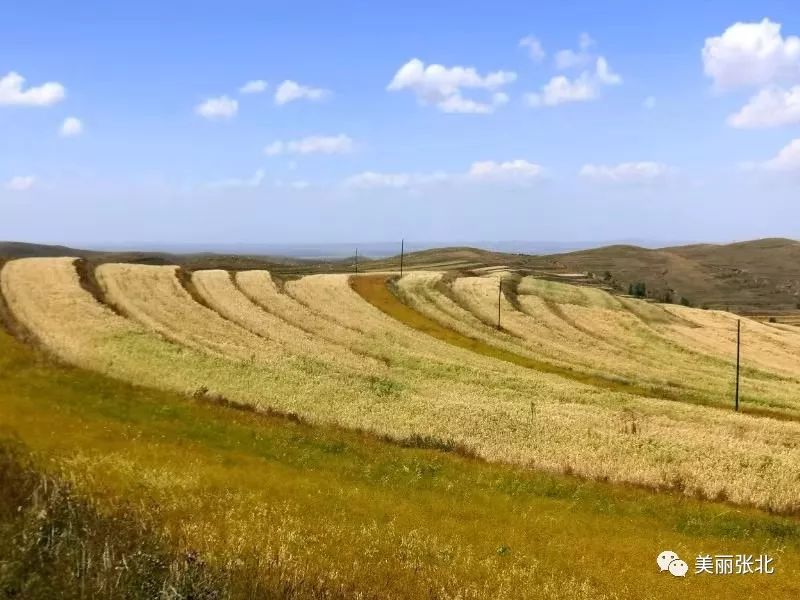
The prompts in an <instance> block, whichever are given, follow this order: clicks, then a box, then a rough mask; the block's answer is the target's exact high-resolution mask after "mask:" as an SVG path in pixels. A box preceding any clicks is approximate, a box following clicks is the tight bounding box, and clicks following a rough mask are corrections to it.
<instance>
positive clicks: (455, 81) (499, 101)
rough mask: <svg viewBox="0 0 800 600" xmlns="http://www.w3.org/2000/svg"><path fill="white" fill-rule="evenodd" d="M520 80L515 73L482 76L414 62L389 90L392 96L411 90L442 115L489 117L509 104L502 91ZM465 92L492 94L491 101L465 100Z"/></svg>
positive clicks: (397, 75)
mask: <svg viewBox="0 0 800 600" xmlns="http://www.w3.org/2000/svg"><path fill="white" fill-rule="evenodd" d="M516 78H517V74H516V73H514V72H511V71H494V72H492V73H487V74H486V75H481V74H479V73H478V72H477V71H476V70H475V69H474V68H473V67H461V66H455V67H445V66H443V65H438V64H431V65H427V66H426V65H425V63H423V62H422V61H421V60H419V59H417V58H413V59H411V60H410V61H408V62H407V63H406V64H404V65H403V66H402V67H400V68H399V69H398V70H397V72H396V73H395V75H394V77H393V78H392V81H390V82H389V85H388V86H387V87H386V89H387V90H388V91H390V92H397V91H402V90H410V91H412V92H414V94H415V95H416V96H417V100H418V101H419V102H420V103H421V104H425V105H434V106H436V107H437V108H439V110H441V111H442V112H448V113H474V114H487V113H491V112H494V110H495V109H496V108H497V107H498V106H501V105H503V104H505V103H506V102H508V96H507V95H506V94H505V93H503V92H501V91H500V88H502V87H503V86H506V85H508V84H510V83H512V82H513V81H515V80H516ZM465 89H480V90H485V91H488V92H491V94H490V96H489V98H488V100H485V101H478V100H474V99H470V98H467V97H465V96H464V94H463V90H465Z"/></svg>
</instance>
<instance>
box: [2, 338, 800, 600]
mask: <svg viewBox="0 0 800 600" xmlns="http://www.w3.org/2000/svg"><path fill="white" fill-rule="evenodd" d="M0 375H2V376H0V422H1V423H2V424H3V432H5V431H9V430H10V431H12V432H14V434H15V435H17V436H19V438H21V439H22V440H24V441H25V443H26V444H27V445H28V447H29V448H30V449H31V450H32V451H33V452H34V453H35V457H36V459H37V466H38V467H39V468H40V469H45V470H47V471H49V473H50V474H48V475H46V476H47V478H48V480H49V481H51V482H52V481H59V482H68V484H69V488H70V489H71V490H73V492H74V494H75V495H74V496H72V499H68V504H69V506H68V507H67V509H68V511H67V512H68V514H67V515H64V511H62V512H59V507H60V506H62V505H63V503H62V502H56V503H44V504H43V503H37V502H35V501H34V502H32V503H30V504H31V507H30V510H29V506H28V504H29V500H28V499H27V498H26V496H27V495H26V494H25V493H24V490H23V489H21V487H22V486H18V485H13V486H12V485H6V482H8V481H9V479H8V478H7V475H8V473H9V471H8V470H4V469H3V466H4V463H2V462H0V482H2V484H1V485H0V529H2V532H0V533H4V532H6V531H8V530H7V529H4V525H5V523H6V517H8V518H9V519H11V520H12V521H14V523H16V522H18V521H19V517H18V516H17V515H20V512H18V511H19V509H18V507H19V506H21V505H24V508H25V511H24V515H25V516H24V517H23V523H22V525H23V528H22V529H21V531H22V532H23V533H28V534H30V536H29V538H28V545H27V546H28V547H30V546H32V545H36V544H37V542H38V541H39V540H44V541H45V543H49V540H57V541H58V542H59V544H58V546H55V547H52V546H49V547H47V548H41V547H37V548H34V551H39V552H38V556H37V558H38V557H39V556H40V557H42V558H44V559H49V558H50V557H52V556H53V555H55V558H56V559H59V558H60V559H61V560H60V562H59V561H58V560H57V561H56V562H55V563H50V564H52V565H53V566H55V567H56V569H54V570H52V571H43V570H42V569H40V568H38V567H37V566H36V565H32V567H33V569H34V570H33V572H32V574H33V575H34V578H37V576H38V582H39V583H40V584H41V583H44V584H48V583H49V584H55V585H54V587H53V588H52V593H50V594H47V593H44V594H41V595H39V594H36V595H34V594H30V593H29V594H28V595H23V596H22V597H25V598H31V599H32V600H33V599H35V600H39V599H40V598H41V600H49V599H50V598H53V597H63V598H73V597H74V598H76V599H77V598H80V597H87V596H88V597H104V596H102V595H101V594H100V593H99V591H100V590H102V589H103V587H102V586H103V585H109V584H110V585H116V584H118V583H120V581H119V580H118V579H116V576H118V575H119V574H118V573H117V572H115V571H114V569H113V567H114V566H115V565H116V564H117V563H116V561H117V560H118V559H119V557H120V554H119V553H120V552H122V553H124V554H125V555H127V559H126V560H127V565H128V568H127V570H126V571H125V572H124V573H122V575H123V577H122V583H123V584H127V583H133V586H132V587H130V586H127V585H123V586H118V587H116V588H111V589H114V590H116V591H117V592H118V593H117V594H113V593H112V594H111V596H110V597H115V598H116V597H126V598H137V597H143V598H145V597H146V598H152V597H153V594H149V595H148V594H147V593H146V592H147V590H148V589H152V588H151V587H145V588H144V589H143V591H144V592H145V593H143V594H136V593H135V592H136V590H137V588H138V585H139V583H144V584H150V585H152V582H153V580H158V581H163V582H166V583H168V584H169V585H170V586H172V585H175V589H171V588H170V589H171V591H170V589H168V590H167V595H166V596H158V597H192V598H204V599H206V598H207V599H208V600H210V599H212V598H231V599H238V598H265V597H268V598H317V599H319V598H331V599H332V598H364V599H371V598H386V597H391V598H398V599H409V600H415V599H419V600H423V599H427V600H438V599H441V600H447V599H453V600H455V599H460V600H472V599H483V598H487V599H488V598H492V599H501V600H502V599H511V598H514V599H521V600H525V599H527V598H537V599H546V600H547V599H565V600H566V599H570V600H572V599H578V600H581V599H586V600H589V599H603V598H625V599H628V598H631V599H633V598H636V599H641V598H664V597H670V596H672V595H679V596H680V597H681V598H697V599H701V598H702V599H703V600H711V599H722V598H730V597H755V596H756V595H761V596H765V597H769V598H776V599H782V598H796V597H797V593H798V589H800V579H798V573H800V570H799V569H798V566H800V546H799V545H798V539H799V538H798V523H797V521H796V519H789V518H780V517H775V516H770V515H765V514H763V513H760V512H758V511H755V510H749V509H741V508H732V507H731V506H728V505H718V504H713V503H705V502H698V501H692V500H689V499H686V498H681V497H679V496H675V495H669V494H654V493H651V492H647V491H644V490H637V489H629V488H625V487H616V486H610V485H605V484H598V483H587V482H584V481H580V480H577V479H575V478H571V477H563V476H550V475H545V474H540V473H536V472H532V471H530V470H520V469H513V468H510V467H506V466H502V465H493V464H486V463H481V462H477V461H474V460H467V459H463V458H460V457H458V456H453V455H452V454H449V455H448V454H443V453H439V452H434V451H430V450H418V449H405V448H398V447H396V446H392V445H387V444H385V443H380V442H378V441H377V440H375V439H374V438H372V437H370V436H366V435H361V434H358V433H352V432H347V431H343V430H337V429H331V428H326V427H309V426H307V425H304V424H298V423H295V422H291V421H285V420H280V419H275V418H272V417H264V416H261V415H258V414H255V413H246V412H241V411H231V410H229V409H225V408H222V407H217V406H210V405H206V404H201V403H196V402H192V401H189V400H187V399H185V398H181V397H179V396H176V395H174V394H170V393H166V392H159V391H157V390H153V389H147V388H141V387H133V386H129V385H126V384H123V383H121V382H118V381H114V380H111V379H108V378H106V377H103V376H101V375H98V374H96V373H93V372H87V371H82V370H80V369H74V368H65V367H56V366H53V365H52V364H50V363H48V361H46V360H42V359H41V357H37V356H35V355H34V354H33V353H32V352H31V350H30V349H29V348H25V347H23V346H21V345H20V344H18V343H16V342H15V341H14V340H11V339H10V338H8V336H6V335H5V334H4V333H2V332H0ZM54 475H55V476H57V477H53V476H54ZM48 485H49V484H48ZM17 491H20V492H22V494H21V495H17V497H14V493H15V492H17ZM9 493H10V494H11V496H9ZM6 499H9V502H8V503H7V504H8V506H9V507H11V509H10V510H9V511H5V510H3V507H5V506H6V503H4V501H5V500H6ZM83 499H89V500H90V501H91V502H90V505H91V506H92V507H96V508H97V512H98V513H99V514H100V515H101V516H100V519H99V521H98V519H97V518H96V517H95V516H93V515H92V514H88V515H87V514H85V511H82V510H81V505H82V504H87V503H86V502H85V501H84V500H83ZM51 507H52V508H55V510H51ZM119 508H125V509H126V511H131V512H130V513H128V514H129V515H130V517H125V516H124V514H123V515H122V517H123V518H119V517H118V515H120V511H119V510H118V509H119ZM42 509H45V510H46V511H47V514H45V515H41V514H40V513H41V510H42ZM61 515H63V516H65V517H66V518H65V519H63V520H61ZM25 523H30V526H29V527H24V525H25ZM128 523H133V525H134V527H133V528H132V529H131V528H130V527H127V524H128ZM139 523H141V524H144V525H146V527H141V526H140V525H138V524H139ZM52 525H54V526H55V527H53V528H52V529H51V526H52ZM64 526H66V528H71V530H70V529H68V530H66V531H65V529H64V528H63V527H64ZM13 527H15V528H16V524H13ZM16 530H19V529H18V528H17V529H15V531H16ZM110 531H113V532H114V538H113V542H114V543H113V544H112V545H111V546H110V547H109V548H107V550H105V551H104V549H103V536H104V534H105V533H107V532H110ZM62 532H65V533H67V535H61V533H62ZM95 532H96V533H97V534H99V535H96V533H95ZM142 533H145V534H148V537H149V535H150V534H152V536H153V537H154V538H155V539H163V540H165V541H166V542H168V543H169V546H168V547H164V548H156V550H157V551H158V552H157V553H153V552H150V548H151V547H152V546H148V545H147V544H148V541H147V539H142V537H141V534H142ZM3 539H7V538H3ZM14 539H15V540H16V539H17V537H16V536H15V538H14ZM73 539H74V541H75V542H77V543H72V541H71V540H73ZM95 542H99V543H95ZM665 547H669V548H672V549H673V550H675V551H677V552H679V553H680V555H681V556H686V557H694V556H696V555H698V554H700V553H706V552H712V553H722V552H734V553H750V554H758V553H762V552H766V553H769V554H771V555H773V556H775V557H776V565H775V566H776V574H775V575H772V576H768V577H757V576H753V577H735V578H725V577H691V576H690V577H688V578H687V579H686V580H685V581H684V580H676V579H674V578H671V577H668V576H667V577H665V576H664V574H659V573H658V572H657V570H656V569H655V564H654V556H655V555H656V554H657V553H658V552H659V551H660V550H661V549H663V548H665ZM20 549H21V550H24V549H25V546H24V545H22V544H21V545H20ZM3 550H9V548H7V547H6V546H3V547H2V548H0V579H2V577H3V575H9V574H10V575H12V576H13V575H16V574H24V573H25V570H24V567H25V565H20V564H14V565H13V569H8V568H7V567H8V563H6V562H5V561H4V556H5V555H4V554H3ZM41 550H43V551H41ZM51 550H52V552H51ZM136 550H141V551H142V554H141V555H140V556H139V559H140V560H138V561H137V560H132V558H131V556H130V555H129V554H128V553H129V552H130V551H134V552H135V551H136ZM151 556H153V557H154V558H155V559H157V560H158V561H164V562H157V563H155V564H149V563H148V562H147V559H148V558H149V557H151ZM73 557H74V559H75V562H74V563H73V562H71V561H72V559H73ZM172 557H186V558H185V560H183V561H180V560H179V561H178V564H174V563H173V562H172ZM87 558H88V559H90V560H91V561H96V562H94V563H93V565H92V568H93V569H94V572H93V571H92V569H86V571H85V572H86V573H87V574H88V575H89V576H90V577H92V580H91V581H92V583H93V584H96V585H97V586H98V587H97V588H93V589H92V590H89V589H86V590H85V591H84V593H83V596H81V595H80V582H79V581H76V580H74V579H73V577H74V573H75V570H74V567H75V566H77V565H85V564H87V561H86V560H85V559H87ZM133 558H136V557H133ZM64 559H66V560H64ZM65 563H66V564H65ZM187 563H188V564H187ZM187 566H188V567H189V569H194V570H195V571H199V573H197V574H199V575H200V576H201V577H200V578H199V581H198V578H195V577H192V578H189V579H188V581H186V580H185V579H184V580H183V582H186V583H191V582H192V581H194V582H197V583H202V584H210V585H208V586H204V587H200V586H191V587H185V586H181V587H179V586H178V585H176V584H180V583H182V580H181V578H180V577H178V578H176V577H174V576H175V575H178V576H181V575H182V573H183V572H184V571H185V570H186V569H187ZM19 567H23V568H19ZM173 569H174V571H173ZM94 573H97V574H99V577H95V576H94ZM50 574H55V577H54V578H53V577H51V578H50V579H48V575H50ZM189 574H190V575H192V573H189ZM204 574H205V576H204ZM59 575H63V577H61V578H60V579H59ZM209 575H215V576H213V577H209ZM19 581H21V579H19V578H18V577H15V582H17V583H18V582H19ZM5 582H6V581H5V580H4V583H5ZM73 583H76V584H78V585H77V588H78V589H77V590H75V588H74V587H73V586H72V584H73ZM59 584H60V587H59ZM3 589H4V590H7V589H8V587H4V588H3ZM28 589H29V590H30V589H32V588H28ZM39 589H42V588H39ZM44 589H45V590H46V589H47V588H44ZM121 590H124V593H123V592H122V591H121ZM72 591H76V592H77V593H75V594H72V593H71V592H72ZM170 593H171V594H172V595H169V594H170ZM89 594H91V595H89Z"/></svg>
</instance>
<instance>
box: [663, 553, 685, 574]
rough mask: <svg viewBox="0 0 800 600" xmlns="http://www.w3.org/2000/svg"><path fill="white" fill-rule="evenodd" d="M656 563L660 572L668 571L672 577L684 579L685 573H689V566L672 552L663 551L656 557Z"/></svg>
mask: <svg viewBox="0 0 800 600" xmlns="http://www.w3.org/2000/svg"><path fill="white" fill-rule="evenodd" d="M656 562H657V563H658V568H659V569H660V570H661V571H662V572H663V571H669V572H670V573H671V574H672V575H673V576H674V577H686V573H687V572H688V571H689V565H687V564H686V562H685V561H682V560H681V559H680V557H679V556H678V555H677V554H675V553H674V552H673V551H672V550H664V551H663V552H662V553H661V554H659V555H658V558H656Z"/></svg>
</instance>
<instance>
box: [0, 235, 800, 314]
mask: <svg viewBox="0 0 800 600" xmlns="http://www.w3.org/2000/svg"><path fill="white" fill-rule="evenodd" d="M66 255H69V256H79V257H82V258H86V259H87V260H89V261H90V262H95V263H100V262H139V263H148V264H178V265H181V266H183V267H185V268H188V269H201V268H202V269H207V268H219V269H230V270H237V269H270V270H272V271H274V272H276V273H279V274H293V273H296V274H303V273H316V272H326V271H332V272H342V271H353V270H354V269H355V260H354V258H353V257H349V258H343V259H336V260H322V259H319V260H301V259H296V258H286V257H280V256H242V255H235V254H213V253H201V254H171V253H160V252H99V251H91V250H80V249H75V248H68V247H65V246H47V245H40V244H26V243H21V242H0V260H2V259H12V258H19V257H24V256H66ZM399 264H400V257H399V256H393V257H390V258H382V259H377V260H369V259H364V258H361V259H360V261H359V269H360V270H396V269H398V268H399ZM498 266H504V267H507V268H510V269H515V270H519V271H521V272H524V273H534V274H540V275H547V274H551V275H555V274H559V273H562V274H563V273H591V274H592V275H591V279H592V280H593V281H595V282H597V284H601V285H605V286H608V287H611V288H614V289H616V290H618V291H621V292H625V291H627V290H628V287H629V286H630V285H631V284H635V283H639V282H643V283H644V284H645V286H646V289H647V295H648V297H651V298H655V299H658V300H665V299H669V300H670V301H672V302H680V301H681V300H682V299H683V301H684V302H688V303H690V304H691V305H693V306H703V307H709V308H722V309H729V310H733V311H737V312H751V313H759V312H789V311H797V310H798V308H800V242H798V241H796V240H791V239H784V238H768V239H761V240H753V241H749V242H738V243H734V244H692V245H688V246H674V247H668V248H658V249H649V248H642V247H639V246H633V245H612V246H605V247H602V248H595V249H592V250H581V251H577V252H567V253H561V254H548V255H539V256H536V255H530V254H520V253H507V252H493V251H489V250H482V249H480V248H470V247H450V248H437V249H432V250H423V251H420V252H411V253H408V254H406V255H405V256H404V267H405V268H406V269H438V270H459V271H470V270H476V269H482V268H489V267H498Z"/></svg>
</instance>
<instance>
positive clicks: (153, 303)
mask: <svg viewBox="0 0 800 600" xmlns="http://www.w3.org/2000/svg"><path fill="white" fill-rule="evenodd" d="M73 262H74V260H73V259H69V258H36V259H20V260H15V261H11V262H9V263H7V264H6V265H5V266H4V268H3V270H2V273H0V289H1V290H2V294H3V296H4V298H5V300H6V303H7V304H8V306H9V308H10V310H11V312H12V313H13V315H14V317H15V318H16V319H17V320H18V321H19V322H20V323H21V324H23V325H24V326H25V327H26V328H27V329H28V330H29V331H30V332H32V333H33V334H34V336H35V338H36V339H37V340H38V341H39V343H40V344H42V345H43V346H44V347H45V348H47V349H48V350H49V351H50V352H51V353H53V354H54V355H56V356H57V357H59V358H60V359H61V360H63V361H66V362H69V363H72V364H76V365H79V366H81V367H84V368H88V369H92V370H96V371H99V372H101V373H104V374H107V375H110V376H112V377H115V378H119V379H122V380H125V381H129V382H132V383H136V384H141V383H146V384H147V385H149V386H155V387H160V388H163V389H167V390H175V391H180V392H182V393H186V394H190V395H195V396H203V397H205V396H209V397H222V398H224V399H226V400H230V401H234V402H237V403H243V404H250V405H253V406H255V407H256V408H258V409H261V410H273V411H278V412H291V413H295V414H297V415H300V416H301V417H303V418H305V419H307V420H308V421H310V422H312V423H326V424H334V425H338V426H342V427H345V428H348V429H360V430H366V431H370V432H374V433H376V434H379V435H381V436H387V437H389V438H391V439H395V440H403V439H409V438H412V437H415V436H416V437H422V438H425V439H431V440H439V441H440V442H441V443H442V444H450V443H452V444H457V445H459V446H460V447H464V448H468V449H469V450H470V451H471V452H473V453H475V454H476V455H478V456H480V457H482V458H484V459H486V460H489V461H494V462H503V463H511V464H516V465H522V466H524V467H526V468H531V469H536V470H543V471H549V472H557V473H569V474H575V475H578V476H581V477H584V478H589V479H596V480H600V481H608V482H612V483H619V484H633V485H637V486H644V487H648V488H653V489H658V490H673V491H678V492H681V493H684V494H686V495H690V496H698V497H702V498H709V499H724V500H728V501H730V502H733V503H737V504H743V505H752V506H756V507H760V508H764V509H769V510H772V511H779V512H786V513H794V512H797V511H798V510H800V422H798V421H797V420H795V419H794V417H795V416H796V415H797V411H798V403H797V400H795V394H794V391H795V390H797V389H798V387H797V386H798V382H797V380H796V379H794V378H793V377H792V372H793V371H792V368H793V367H792V365H791V364H790V363H789V361H788V356H789V355H790V351H791V348H793V347H794V345H795V344H797V340H798V337H797V336H796V335H795V334H794V333H793V332H785V331H783V330H781V329H779V328H771V327H769V326H768V325H764V324H758V327H756V326H752V327H753V331H754V339H755V340H757V342H754V345H752V346H750V347H749V348H748V349H747V351H746V352H747V353H760V355H761V362H757V361H753V363H752V364H757V365H758V367H755V366H754V367H751V368H750V370H748V371H746V372H745V379H744V387H745V389H746V390H748V391H747V394H749V396H745V398H752V402H754V403H759V405H761V406H764V407H769V408H770V409H771V410H774V411H776V415H777V414H778V413H780V414H782V415H783V416H784V418H783V419H779V418H771V417H769V416H763V415H748V414H734V413H732V411H730V410H722V409H721V408H719V407H717V406H715V404H716V403H719V404H722V403H723V398H724V396H725V394H727V388H726V374H725V369H727V367H728V366H729V361H726V359H725V357H724V352H722V348H723V345H724V341H725V340H726V339H727V338H726V336H727V333H725V332H724V323H729V322H730V318H729V317H727V316H726V317H725V318H724V319H723V318H722V317H720V316H719V315H717V314H710V313H707V311H700V310H693V309H686V308H680V309H676V308H675V307H666V308H664V307H660V306H654V305H648V304H644V303H642V304H641V305H640V304H638V303H636V302H635V301H633V300H627V299H617V298H614V297H611V296H609V295H607V294H605V295H604V292H601V291H599V290H583V289H578V290H575V289H568V288H570V287H571V286H566V287H564V288H561V287H558V286H554V285H550V284H549V283H548V284H547V285H541V284H540V283H538V282H537V281H536V280H527V279H526V280H523V281H522V282H521V284H520V285H519V288H518V290H517V295H516V299H515V300H514V303H512V302H511V301H510V300H509V299H508V298H505V299H504V298H501V302H502V304H501V311H502V312H503V318H504V319H505V320H504V327H505V329H504V330H503V331H497V330H495V329H493V328H492V326H491V325H490V324H489V323H490V322H491V320H490V315H491V305H492V302H496V301H497V281H498V280H497V277H499V276H500V275H502V274H499V273H492V274H491V275H487V276H485V277H465V278H458V279H455V280H454V281H443V280H442V276H441V274H440V273H426V272H415V273H412V274H409V275H406V276H405V277H403V278H401V279H399V281H396V282H395V283H394V284H393V286H394V288H395V289H396V293H397V295H398V297H399V298H401V299H403V300H404V301H405V302H406V304H407V305H408V306H410V307H412V308H413V309H414V310H415V311H417V312H416V314H419V315H426V316H427V317H429V318H430V319H433V320H434V321H436V322H437V323H440V324H442V325H445V326H447V328H449V329H448V331H453V332H457V333H458V334H459V335H463V336H469V339H475V340H478V341H480V342H481V343H482V344H484V346H485V347H486V348H490V349H491V348H494V347H497V348H499V349H502V350H503V351H504V352H506V353H507V354H509V353H514V356H520V357H522V358H525V357H529V358H530V359H531V360H534V359H535V360H540V361H549V362H552V363H553V364H554V365H556V366H558V368H560V369H562V371H559V372H553V371H547V370H539V369H537V368H531V367H525V366H520V364H513V363H511V362H509V361H508V360H503V358H502V356H501V355H498V356H492V355H491V353H490V352H483V353H479V352H473V351H470V350H469V349H467V348H464V347H460V346H458V345H456V344H452V343H448V342H447V341H446V340H443V339H438V338H436V337H434V336H432V335H429V334H428V333H426V332H425V331H424V329H420V328H417V327H414V326H410V325H409V324H407V323H405V322H402V321H401V320H398V319H396V318H393V317H392V316H390V315H389V314H387V313H386V312H384V311H383V310H381V309H379V308H378V307H376V306H375V305H373V304H372V303H371V301H370V299H369V298H365V297H363V296H362V295H360V294H359V293H358V292H357V291H356V290H354V289H353V287H352V285H351V284H352V283H353V279H352V277H351V276H348V275H312V276H306V277H302V278H300V279H297V280H291V281H287V282H285V283H283V284H281V285H276V282H275V281H274V280H273V279H272V278H271V276H270V274H269V273H267V272H265V271H253V272H241V273H236V274H233V275H229V274H228V273H226V272H224V271H198V272H195V273H194V274H193V275H192V279H191V283H192V287H193V288H194V289H193V290H189V289H187V287H185V283H182V281H181V280H180V278H179V277H178V273H177V269H176V268H175V267H154V266H145V265H129V264H105V265H101V266H100V267H98V268H97V269H96V273H95V274H96V277H97V281H98V283H99V285H100V288H101V290H100V291H101V292H102V299H103V302H104V303H105V304H103V303H101V302H100V301H98V300H97V299H96V298H95V297H94V296H93V295H92V294H91V293H89V292H88V291H87V290H85V289H84V288H83V287H81V282H80V279H79V276H78V273H77V271H76V269H75V267H74V264H73ZM368 277H373V278H374V277H375V275H370V276H368ZM443 286H446V288H443ZM495 310H496V305H495ZM587 311H589V312H587ZM746 327H748V328H749V327H751V324H750V322H749V321H748V322H747V324H746ZM700 330H708V331H706V334H707V335H706V337H705V338H704V339H705V340H706V342H705V343H696V344H695V343H693V340H694V337H693V336H695V335H696V336H700V333H696V332H699V331H700ZM687 332H689V333H687ZM756 333H757V338H756V337H755V334H756ZM772 356H774V357H777V358H781V357H782V359H781V360H785V364H784V362H781V364H780V365H779V367H776V369H774V370H768V369H767V365H769V364H771V363H770V357H772ZM639 359H641V361H640V363H638V362H637V360H639ZM776 360H777V359H776ZM531 364H533V365H534V366H535V365H536V364H538V363H536V362H533V363H531ZM637 364H640V369H641V375H640V376H639V377H638V379H637V380H636V381H631V382H630V385H629V386H628V387H625V386H624V385H622V384H620V387H619V388H618V389H615V388H614V387H613V385H611V384H613V383H614V381H616V380H619V381H620V382H621V383H624V382H625V380H633V379H634V378H635V377H637V371H636V370H635V367H636V365H637ZM583 372H585V373H588V374H591V375H593V376H595V377H598V378H599V377H601V376H602V377H604V378H606V379H604V381H606V380H607V381H610V382H611V384H609V385H604V386H598V385H593V384H592V381H594V380H591V379H581V378H580V377H579V375H581V373H583ZM634 384H635V385H638V386H639V387H634ZM673 384H674V385H673ZM661 389H664V390H668V391H669V394H670V395H669V396H668V397H667V396H665V397H661V396H659V390H661ZM631 390H633V391H631ZM683 393H686V396H687V397H686V398H685V399H683V398H681V394H683ZM665 398H668V399H665ZM684 400H685V401H684Z"/></svg>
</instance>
